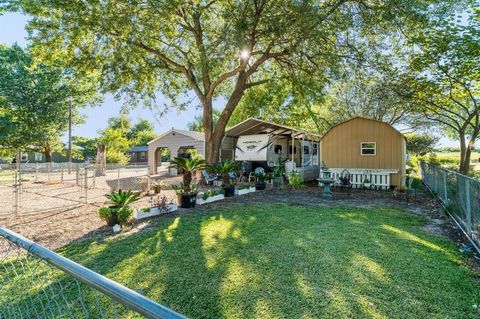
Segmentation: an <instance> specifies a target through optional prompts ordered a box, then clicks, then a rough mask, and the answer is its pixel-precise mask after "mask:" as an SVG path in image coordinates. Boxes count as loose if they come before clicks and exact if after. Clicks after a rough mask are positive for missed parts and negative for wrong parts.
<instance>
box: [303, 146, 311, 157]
mask: <svg viewBox="0 0 480 319" xmlns="http://www.w3.org/2000/svg"><path fill="white" fill-rule="evenodd" d="M303 154H304V155H309V154H310V146H307V145H304V146H303Z"/></svg>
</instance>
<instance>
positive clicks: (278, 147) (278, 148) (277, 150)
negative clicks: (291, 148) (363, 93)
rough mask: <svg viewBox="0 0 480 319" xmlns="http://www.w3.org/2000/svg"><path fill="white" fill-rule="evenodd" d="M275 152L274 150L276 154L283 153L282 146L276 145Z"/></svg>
mask: <svg viewBox="0 0 480 319" xmlns="http://www.w3.org/2000/svg"><path fill="white" fill-rule="evenodd" d="M273 150H274V152H275V154H279V153H281V152H282V145H279V144H276V145H275V147H274V149H273Z"/></svg>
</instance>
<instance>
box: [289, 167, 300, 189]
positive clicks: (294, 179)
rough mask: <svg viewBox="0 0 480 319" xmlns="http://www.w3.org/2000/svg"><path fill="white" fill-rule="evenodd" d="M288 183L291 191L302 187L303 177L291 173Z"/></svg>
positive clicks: (296, 173)
mask: <svg viewBox="0 0 480 319" xmlns="http://www.w3.org/2000/svg"><path fill="white" fill-rule="evenodd" d="M288 183H289V184H290V186H292V188H293V189H296V188H301V187H303V176H302V175H301V174H300V173H299V172H295V171H294V172H291V173H290V174H289V175H288Z"/></svg>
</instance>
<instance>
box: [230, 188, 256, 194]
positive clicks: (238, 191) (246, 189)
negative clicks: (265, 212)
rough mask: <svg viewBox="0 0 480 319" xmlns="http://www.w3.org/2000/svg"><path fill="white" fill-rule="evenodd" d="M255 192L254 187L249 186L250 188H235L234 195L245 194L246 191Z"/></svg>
mask: <svg viewBox="0 0 480 319" xmlns="http://www.w3.org/2000/svg"><path fill="white" fill-rule="evenodd" d="M253 192H255V187H253V186H250V188H244V189H235V195H238V196H240V195H245V194H248V193H253Z"/></svg>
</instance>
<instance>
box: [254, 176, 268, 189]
mask: <svg viewBox="0 0 480 319" xmlns="http://www.w3.org/2000/svg"><path fill="white" fill-rule="evenodd" d="M253 176H255V190H257V191H263V190H265V188H266V187H267V181H268V180H270V179H271V176H270V175H269V174H267V173H255V174H253Z"/></svg>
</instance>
